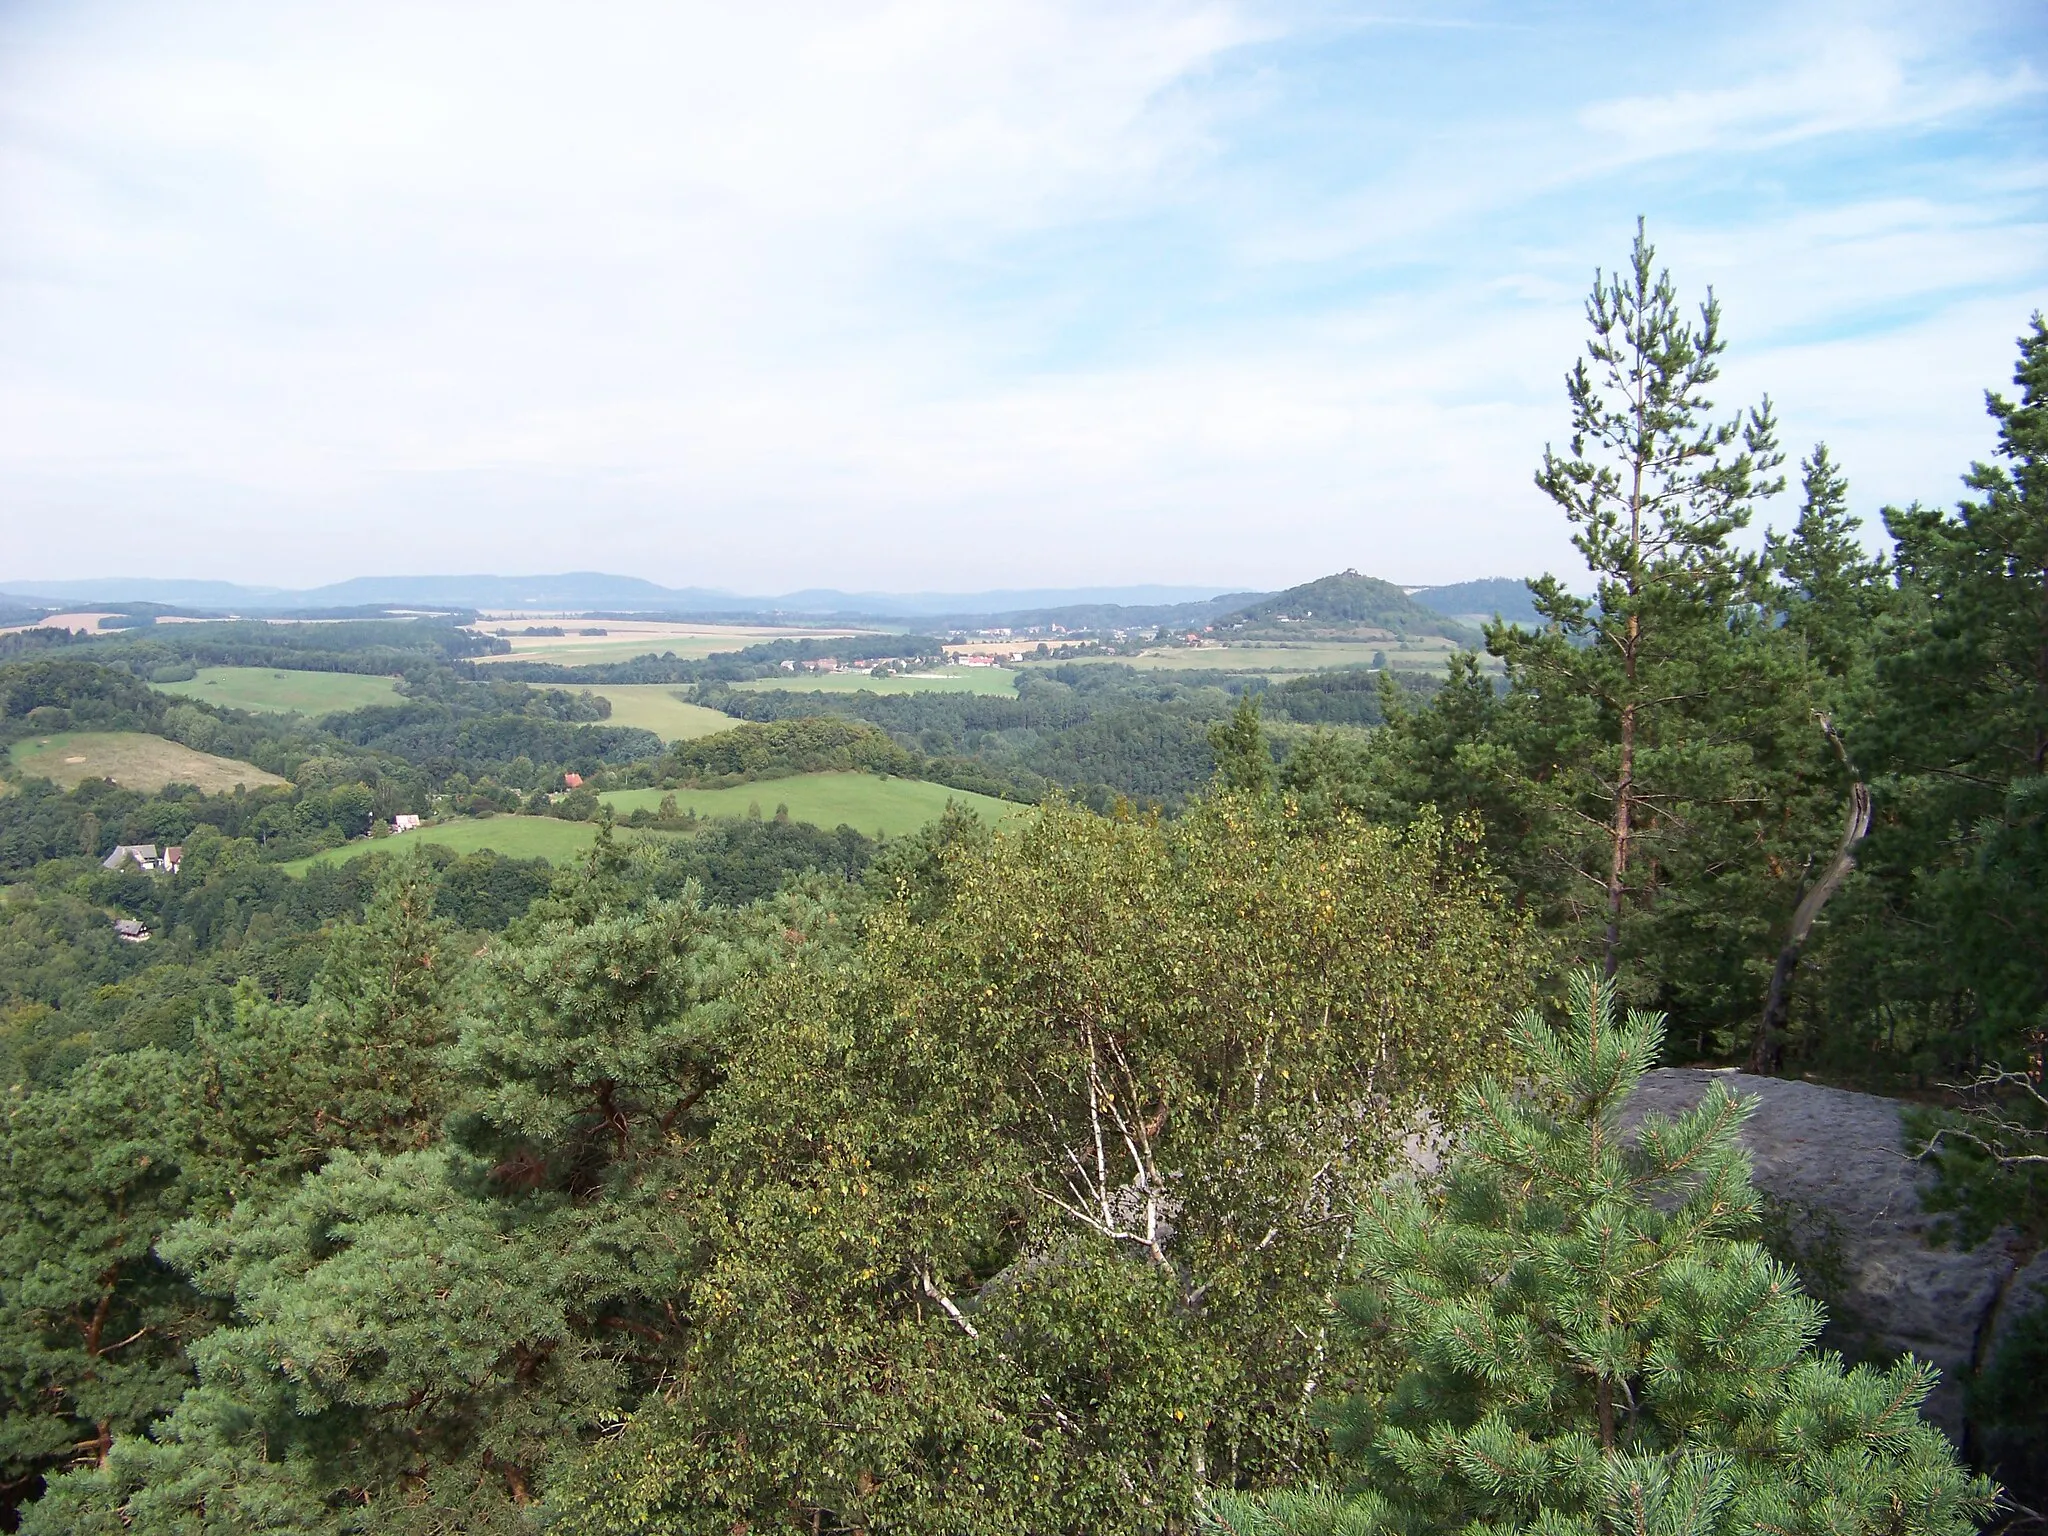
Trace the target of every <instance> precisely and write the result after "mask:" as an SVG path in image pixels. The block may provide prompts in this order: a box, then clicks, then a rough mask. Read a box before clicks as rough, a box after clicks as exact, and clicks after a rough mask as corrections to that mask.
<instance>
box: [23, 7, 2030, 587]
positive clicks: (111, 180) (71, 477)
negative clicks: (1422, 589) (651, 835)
mask: <svg viewBox="0 0 2048 1536" xmlns="http://www.w3.org/2000/svg"><path fill="white" fill-rule="evenodd" d="M1529 15H1530V13H1529V11H1528V9H1527V8H1526V7H1517V6H1509V5H1505V4H1499V3H1492V4H1462V5H1451V6H1444V7H1436V8H1432V9H1431V10H1430V11H1429V12H1427V13H1426V14H1417V15H1412V16H1403V15H1384V14H1378V13H1369V12H1365V11H1362V10H1359V9H1357V8H1352V7H1345V6H1330V5H1327V4H1322V3H1312V0H1301V3H1286V0H1274V3H1253V0H1246V3H1220V0H1186V3H1181V0H1158V3H1151V4H1142V5H1135V6H1129V7H1101V6H1085V5H1078V4H1072V3H1069V0H1042V3H1035V4H1023V3H987V4H978V5H972V6H956V7H930V6H920V5H915V4H903V3H897V4H860V5H852V6H845V5H841V6H831V7H824V6H809V5H786V6H773V7H765V8H762V7H755V8H746V9H744V10H735V9H733V8H730V7H683V8H671V7H656V6H650V5H644V4H628V5H623V6H621V7H618V8H615V9H611V10H607V11H606V12H604V13H603V14H602V15H599V14H597V13H589V12H583V13H575V14H568V13H563V12H560V11H558V10H553V9H543V8H540V7H535V6H529V5H524V4H516V3H515V4H511V5H508V6H504V7H498V8H494V9H493V10H492V11H491V12H489V13H488V18H487V20H486V19H483V13H477V12H467V11H462V10H438V9H433V8H425V7H416V6H398V5H393V4H390V3H389V0H373V3H370V4H366V5H364V6H361V7H356V8H352V9H351V10H349V11H348V12H346V13H331V14H321V13H311V12H304V11H299V10H295V9H286V8H277V7H268V6H257V5H248V4H214V5H203V6H199V7H176V8H173V7H169V6H164V5H161V4H148V3H119V0H104V3H94V0H81V3H73V4H65V5H56V4H47V3H27V4H21V5H17V6H12V7H9V8H7V9H6V10H5V11H4V12H0V510H4V522H5V531H6V535H7V537H6V548H5V550H4V553H0V559H4V563H5V565H6V567H7V568H8V570H9V571H10V572H11V573H13V579H17V580H40V581H56V580H65V579H77V578H103V577H107V576H108V575H109V573H110V572H111V571H112V570H114V569H116V568H119V569H125V570H129V571H133V572H136V573H138V574H147V575H149V576H151V577H165V578H184V579H219V580H226V581H234V582H241V583H245V584H265V585H276V586H282V587H286V588H294V589H302V588H307V587H313V586H319V585H325V584H329V583H331V582H335V581H338V580H343V579H346V578H348V577H351V576H356V575H360V574H363V573H373V574H374V573H379V572H391V573H397V572H401V571H413V572H418V571H426V572H455V571H470V570H505V569H511V570H518V569H522V568H524V569H530V570H542V571H545V570H549V569H557V570H568V569H574V568H578V567H582V568H603V567H606V566H609V567H611V568H613V569H617V568H619V567H624V568H626V569H628V570H630V571H632V572H634V573H636V574H639V575H642V576H644V577H646V578H647V579H649V580H652V581H655V582H658V583H660V584H661V585H664V586H669V587H678V588H684V587H704V588H719V589H724V590H727V591H731V592H734V593H771V594H772V593H779V592H787V591H800V590H803V589H806V588H819V587H832V588H838V589H842V590H847V591H870V592H896V593H905V592H920V591H934V590H936V591H976V590H989V589H999V588H1006V589H1017V588H1049V587H1061V588H1071V587H1081V586H1096V587H1102V586H1116V585H1136V584H1142V583H1159V584H1172V585H1181V586H1190V587H1193V586H1207V587H1211V588H1216V589H1238V588H1246V589H1264V590H1270V589H1274V588H1279V587H1284V586H1287V585H1290V584H1292V583H1294V582H1297V581H1302V580H1306V579H1309V578H1310V577H1312V576H1313V575H1317V574H1322V573H1325V572H1328V571H1332V570H1339V569H1342V568H1344V567H1347V566H1355V567H1356V568H1358V569H1360V570H1362V571H1366V572H1369V573H1372V574H1377V575H1381V576H1384V577H1386V578H1388V579H1391V580H1397V581H1401V582H1403V583H1416V584H1421V583H1427V584H1445V583H1452V582H1458V581H1463V580H1468V579H1483V578H1486V577H1491V576H1497V575H1516V574H1523V573H1535V572H1538V571H1542V570H1545V569H1549V570H1555V571H1557V572H1558V573H1559V574H1560V575H1569V574H1570V573H1571V572H1573V571H1574V570H1576V569H1577V565H1576V561H1575V558H1574V556H1573V555H1572V552H1571V551H1570V549H1569V547H1568V546H1567V544H1566V542H1565V539H1564V529H1563V527H1562V524H1561V520H1560V519H1559V518H1558V517H1557V515H1556V513H1555V511H1554V509H1552V508H1551V507H1550V506H1549V504H1548V503H1547V502H1545V501H1544V500H1543V499H1542V497H1541V496H1540V495H1539V493H1538V492H1537V491H1536V490H1535V489H1534V487H1533V486H1532V484H1531V482H1530V477H1531V472H1532V470H1533V469H1534V467H1535V464H1536V463H1537V461H1538V459H1539V458H1540V456H1541V453H1542V450H1543V446H1544V444H1545V442H1546V441H1549V442H1559V443H1561V442H1562V440H1563V438H1564V435H1565V430H1564V429H1565V425H1566V416H1565V405H1564V400H1563V394H1562V389H1561V385H1560V380H1561V378H1562V375H1563V373H1564V371H1565V369H1566V368H1567V367H1568V366H1569V365H1570V363H1571V361H1572V359H1573V358H1574V356H1575V355H1576V354H1577V351H1578V349H1579V347H1580V346H1581V344H1582V321H1581V315H1580V306H1581V302H1582V299H1583V296H1584V293H1585V290H1586V288H1587V286H1588V284H1589V281H1590V279H1591V277H1592V273H1593V269H1594V268H1595V266H1596V265H1605V266H1609V267H1611V266H1612V265H1613V264H1614V263H1615V262H1616V261H1617V260H1619V259H1620V258H1622V257H1623V256H1624V255H1625V253H1626V250H1627V246H1628V241H1629V238H1630V235H1631V233H1632V231H1633V227H1634V221H1635V217H1636V215H1637V214H1638V213H1642V214H1644V215H1646V216H1647V218H1648V220H1649V226H1650V233H1651V236H1652V238H1653V239H1654V240H1655V241H1656V242H1657V243H1658V245H1659V247H1660V253H1661V256H1662V258H1663V260H1664V261H1665V262H1667V263H1668V264H1669V265H1670V267H1671V268H1672V271H1673V275H1674V277H1675V278H1676V280H1677V281H1678V284H1679V286H1680V290H1681V292H1682V294H1683V295H1684V296H1685V297H1686V298H1687V299H1688V300H1689V301H1696V300H1698V299H1699V298H1701V297H1703V296H1704V294H1705V291H1706V289H1707V287H1708V285H1709V284H1712V285H1713V286H1714V288H1715V289H1716V291H1717V292H1718V294H1719V296H1720V298H1721V300H1722V303H1723V305H1724V309H1725V313H1726V329H1727V334H1728V336H1729V339H1730V342H1731V348H1730V352H1729V355H1728V359H1727V373H1726V378H1725V380H1724V382H1723V386H1722V387H1721V388H1720V389H1719V390H1718V391H1717V398H1718V402H1719V404H1720V406H1721V409H1722V410H1723V411H1724V412H1725V411H1728V410H1731V409H1732V408H1734V407H1736V406H1738V405H1741V404H1746V403H1748V402H1751V401H1753V400H1754V399H1755V398H1756V397H1757V396H1759V395H1760V394H1762V393H1764V392H1766V391H1768V392H1769V393H1770V394H1771V395H1772V396H1773V397H1774V398H1775V400H1776V401H1777V404H1778V408H1779V412H1780V416H1781V419H1782V422H1783V429H1784V431H1783V435H1784V440H1785V444H1786V446H1787V448H1788V449H1789V450H1790V451H1791V452H1792V453H1793V454H1794V455H1795V456H1796V455H1797V454H1798V453H1801V452H1804V451H1805V450H1806V449H1807V448H1808V447H1810V445H1811V444H1812V442H1813V441H1814V440H1815V439H1816V438H1820V437H1825V438H1827V439H1828V440H1829V442H1830V444H1831V446H1832V447H1833V449H1834V451H1835V455H1836V457H1837V459H1838V460H1839V461H1840V463H1841V464H1842V466H1843V467H1844V469H1845V471H1846V473H1847V474H1848V476H1849V480H1850V484H1851V496H1852V504H1853V506H1854V508H1855V510H1857V511H1858V512H1859V513H1860V514H1862V515H1863V516H1865V517H1866V518H1869V519H1871V520H1872V521H1873V522H1874V517H1875V513H1876V510H1877V508H1878V507H1879V506H1880V505H1882V504H1885V503H1904V502H1906V501H1910V500H1913V499H1920V500H1924V501H1932V502H1938V503H1944V504H1946V503H1949V502H1952V501H1953V500H1954V499H1955V498H1956V497H1957V495H1958V494H1960V486H1959V478H1958V477H1959V476H1960V475H1961V473H1962V472H1963V471H1964V470H1965V469H1966V468H1967V466H1968V464H1969V462H1970V461H1971V460H1972V459H1974V458H1982V457H1984V456H1986V455H1987V454H1988V453H1989V451H1990V448H1991V445H1992V432H1991V427H1990V423H1989V422H1988V421H1987V420H1986V418H1985V416H1984V413H1983V401H1982V397H1983V391H1984V390H1985V389H1986V388H2001V389H2002V388H2006V387H2007V385H2008V381H2009V379H2010V375H2011V369H2012V356H2013V339H2014V337H2015V336H2016V335H2017V334H2018V333H2019V331H2020V329H2021V327H2022V326H2023V324H2024V323H2025V321H2026V318H2027V315H2028V313H2029V312H2030V311H2031V310H2033V309H2035V308H2036V307H2039V306H2041V305H2043V304H2044V303H2048V153H2044V150H2048V134H2044V132H2043V128H2044V122H2048V95H2044V91H2048V72H2044V60H2048V29H2044V27H2043V26H2042V24H2041V21H2040V18H2039V12H2038V8H2037V7H2034V6H2031V5H2025V4H2019V3H2007V0H1983V3H1963V4H1958V5H1954V6H1949V7H1943V8H1940V10H1939V11H1929V10H1927V9H1926V8H1924V7H1921V8H1914V7H1907V6H1903V5H1893V6H1885V5H1860V6H1856V7H1843V6H1838V5H1826V4H1804V5H1795V6H1766V5H1761V4H1755V3H1749V4H1739V5H1735V6H1731V7H1726V8H1722V9H1720V10H1718V11H1717V12H1716V13H1715V14H1714V16H1713V18H1712V21H1711V23H1710V24H1709V23H1703V22H1701V21H1700V20H1699V19H1698V17H1697V16H1696V15H1695V14H1694V13H1692V12H1690V11H1687V10H1684V9H1681V8H1675V7H1665V8H1652V9H1648V10H1642V9H1636V10H1631V11H1629V12H1627V13H1625V14H1624V13H1621V12H1617V11H1613V10H1611V9H1610V8H1605V7H1598V6H1591V5H1584V4H1563V5H1559V6H1556V7H1551V8H1548V9H1546V10H1545V11H1544V12H1543V14H1542V16H1541V18H1540V20H1539V21H1533V22H1532V21H1530V20H1528V17H1529ZM1675 61H1682V69H1679V70H1674V68H1673V65H1674V62H1675ZM1674 73H1676V74H1678V75H1679V76H1680V81H1679V83H1673V78H1672V77H1673V75H1674ZM1772 515H1773V516H1775V517H1776V519H1777V521H1778V522H1779V523H1781V524H1782V523H1784V522H1785V521H1788V520H1789V517H1790V515H1791V511H1790V508H1789V507H1788V506H1787V507H1780V508H1778V509H1777V510H1776V511H1775V512H1774V513H1773V514H1772ZM110 551H117V553H110ZM36 573H39V574H36ZM7 579H9V577H8V576H7V575H5V574H0V587H4V585H5V582H6V580H7Z"/></svg>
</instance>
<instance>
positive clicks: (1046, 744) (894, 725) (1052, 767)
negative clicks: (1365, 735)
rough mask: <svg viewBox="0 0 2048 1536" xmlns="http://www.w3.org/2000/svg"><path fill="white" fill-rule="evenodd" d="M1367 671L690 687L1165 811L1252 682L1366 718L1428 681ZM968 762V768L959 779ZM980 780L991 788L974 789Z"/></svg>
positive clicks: (1115, 666) (1006, 783) (1307, 719)
mask: <svg viewBox="0 0 2048 1536" xmlns="http://www.w3.org/2000/svg"><path fill="white" fill-rule="evenodd" d="M1381 676H1382V673H1381V672H1378V671H1373V670H1369V669H1366V668H1362V667H1361V668H1354V669H1347V670H1344V671H1339V672H1326V673H1315V674H1311V675H1309V676H1305V677H1299V678H1291V679H1288V680H1287V681H1285V682H1282V683H1280V684H1277V685H1269V684H1268V682H1267V680H1266V679H1264V678H1260V677H1246V676H1241V675H1237V674H1230V673H1202V672H1196V673H1181V672H1176V673H1172V674H1164V673H1160V672H1152V671H1144V670H1141V669H1139V668H1136V667H1130V666H1125V665H1121V664H1119V663H1115V662H1092V663H1088V664H1085V665H1079V664H1067V665H1062V666H1055V667H1039V668H1032V669H1031V670H1029V671H1027V672H1025V673H1023V674H1022V675H1021V676H1019V678H1018V679H1017V690H1016V693H1015V695H1014V696H1009V697H1006V696H1003V695H999V694H998V695H990V694H972V693H937V692H932V693H907V694H879V693H866V692H860V693H822V692H821V693H800V692H796V691H793V690H792V691H784V690H780V689H776V690H767V689H762V690H751V689H735V688H727V687H720V686H717V685H715V684H714V685H709V686H705V687H702V688H699V689H698V690H697V691H696V692H694V693H693V694H692V695H691V697H692V698H693V699H694V700H695V701H696V702H697V703H700V704H704V705H706V706H708V707H710V708H713V709H717V710H720V711H722V712H723V713H725V714H728V715H733V716H735V717H737V718H739V719H744V720H752V721H760V722H767V721H782V720H798V719H804V718H812V717H817V716H821V715H839V716H844V717H850V718H853V719H859V720H865V721H868V722H869V723H871V724H873V725H876V726H879V727H880V728H881V729H882V730H884V731H887V732H888V733H889V735H890V736H891V737H892V738H894V740H895V741H896V743H897V744H898V745H899V746H901V747H902V748H903V749H904V750H905V751H907V752H914V753H917V754H919V755H921V756H922V757H923V758H924V759H925V760H926V766H925V768H924V769H923V770H922V771H921V772H920V776H921V777H925V778H931V779H934V780H936V781H938V782H941V783H945V784H950V785H952V786H953V787H954V788H957V789H973V790H979V791H981V792H983V793H989V794H999V795H1007V796H1008V797H1010V798H1013V799H1021V800H1026V801H1037V800H1040V799H1043V798H1044V797H1045V795H1046V794H1047V793H1048V792H1050V791H1053V790H1058V791H1060V792H1062V793H1064V794H1066V795H1068V796H1070V797H1072V798H1074V799H1076V800H1078V801H1079V802H1081V803H1082V804H1085V805H1088V806H1091V807H1093V808H1094V809H1096V810H1102V811H1107V810H1108V809H1110V808H1111V807H1112V806H1114V805H1115V804H1116V802H1117V800H1118V799H1119V798H1121V799H1128V800H1132V801H1137V802H1140V803H1145V804H1153V805H1159V806H1162V807H1165V808H1167V809H1171V810H1177V809H1179V808H1180V807H1181V806H1183V805H1185V804H1186V803H1187V802H1188V800H1189V799H1190V798H1191V797H1192V796H1193V795H1195V794H1196V793H1198V792H1199V791H1200V790H1201V788H1202V786H1203V785H1204V784H1206V783H1207V782H1208V781H1209V779H1210V777H1211V776H1212V775H1213V774H1214V772H1215V769H1216V759H1215V756H1214V754H1213V753H1212V752H1211V750H1210V746H1209V729H1210V727H1211V726H1212V725H1214V724H1215V723H1216V722H1217V721H1219V720H1222V719H1224V718H1225V717H1226V716H1228V714H1229V713H1230V711H1231V709H1232V707H1233V703H1234V701H1235V700H1236V699H1237V698H1238V697H1240V696H1242V695H1243V694H1245V693H1247V692H1253V693H1257V694H1258V695H1259V697H1260V699H1261V701H1262V703H1263V705H1264V708H1265V711H1266V716H1267V718H1268V719H1272V720H1279V721H1289V722H1294V723H1298V724H1308V725H1343V726H1368V725H1378V724H1380V723H1382V721H1383V719H1384V714H1383V708H1384V706H1383V691H1384V687H1385V686H1392V687H1393V688H1395V690H1396V695H1397V697H1398V698H1400V699H1403V700H1406V701H1408V702H1409V703H1413V702H1417V701H1420V700H1423V699H1427V698H1429V697H1430V696H1431V695H1433V694H1434V693H1435V692H1436V690H1437V688H1438V687H1439V686H1440V685H1439V683H1438V681H1437V680H1436V679H1434V678H1430V677H1424V676H1420V675H1417V674H1413V673H1406V672H1403V673H1398V674H1386V676H1387V678H1388V683H1387V684H1385V685H1383V684H1382V682H1381V681H1380V678H1381ZM977 770H978V773H979V777H978V778H970V774H973V773H974V772H976V771H977ZM984 785H989V786H992V787H988V788H984Z"/></svg>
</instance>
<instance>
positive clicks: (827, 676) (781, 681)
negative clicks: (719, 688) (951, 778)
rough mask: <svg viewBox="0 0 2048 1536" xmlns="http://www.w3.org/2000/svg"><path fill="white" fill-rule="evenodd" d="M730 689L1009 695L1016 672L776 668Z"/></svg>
mask: <svg viewBox="0 0 2048 1536" xmlns="http://www.w3.org/2000/svg"><path fill="white" fill-rule="evenodd" d="M732 686H733V689H734V691H736V692H737V691H741V690H745V689H756V690H762V689H772V690H778V691H781V692H784V693H982V694H994V695H996V696H998V697H1005V698H1007V697H1010V696H1013V695H1014V694H1015V693H1016V692H1017V674H1016V673H1015V672H1014V671H1012V670H1011V669H1010V668H1008V667H940V668H937V669H936V670H934V671H931V672H909V673H905V674H903V675H902V676H900V677H871V676H869V675H868V674H867V673H865V672H854V671H846V672H779V673H777V674H776V675H775V676H773V677H757V678H753V679H751V680H749V681H747V682H744V683H734V684H733V685H732Z"/></svg>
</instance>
